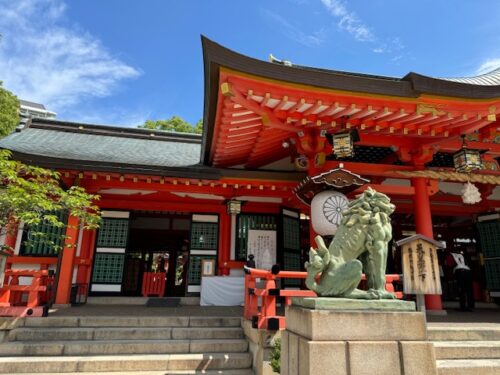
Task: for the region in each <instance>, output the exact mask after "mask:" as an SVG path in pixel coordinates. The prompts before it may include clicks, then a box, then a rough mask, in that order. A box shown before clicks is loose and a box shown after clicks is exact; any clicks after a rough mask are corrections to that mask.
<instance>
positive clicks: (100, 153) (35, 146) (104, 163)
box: [0, 118, 206, 174]
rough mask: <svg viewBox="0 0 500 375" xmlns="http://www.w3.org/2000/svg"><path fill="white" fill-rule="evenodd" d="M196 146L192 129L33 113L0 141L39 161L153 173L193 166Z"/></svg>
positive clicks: (196, 164) (0, 145)
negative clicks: (52, 117) (76, 120)
mask: <svg viewBox="0 0 500 375" xmlns="http://www.w3.org/2000/svg"><path fill="white" fill-rule="evenodd" d="M200 146H201V136H200V135H197V134H184V133H173V132H164V131H155V130H149V129H132V128H120V127H113V126H104V125H91V124H82V123H73V122H65V121H56V120H47V119H38V118H37V119H33V120H32V122H31V123H29V124H28V126H27V127H25V128H24V129H21V130H18V131H16V132H14V133H12V134H11V135H9V136H7V137H5V138H3V139H1V140H0V148H4V149H8V150H11V151H13V152H14V153H15V154H16V155H20V156H22V158H23V159H26V160H27V159H29V160H32V161H34V162H35V163H36V162H39V161H40V162H42V164H44V165H54V166H57V167H63V166H71V165H74V166H75V167H79V168H89V169H96V168H97V169H101V170H103V169H104V170H109V171H113V170H130V171H136V172H143V173H148V171H150V172H151V173H156V174H164V173H167V172H168V171H169V170H173V169H177V168H182V169H183V170H186V171H187V169H186V168H188V169H189V168H191V169H193V168H194V169H197V168H199V167H200ZM205 169H206V168H205ZM176 173H178V172H176Z"/></svg>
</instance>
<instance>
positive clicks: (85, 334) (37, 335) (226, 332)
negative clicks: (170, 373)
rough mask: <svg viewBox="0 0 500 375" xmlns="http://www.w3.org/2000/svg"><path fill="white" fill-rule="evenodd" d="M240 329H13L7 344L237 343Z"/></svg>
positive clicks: (240, 334) (241, 332) (241, 334)
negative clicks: (159, 341)
mask: <svg viewBox="0 0 500 375" xmlns="http://www.w3.org/2000/svg"><path fill="white" fill-rule="evenodd" d="M240 338H243V330H242V328H241V327H213V328H196V327H189V328H184V327H174V328H155V327H144V328H137V327H133V328H122V327H111V328H100V327H99V328H98V327H96V328H85V327H82V328H65V327H63V328H17V329H14V330H12V331H10V332H9V335H8V340H9V341H66V340H78V341H82V340H170V339H174V340H197V339H240Z"/></svg>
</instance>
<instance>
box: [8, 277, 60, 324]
mask: <svg viewBox="0 0 500 375" xmlns="http://www.w3.org/2000/svg"><path fill="white" fill-rule="evenodd" d="M20 277H31V278H32V280H31V285H19V278H20ZM5 281H6V282H5V283H4V285H3V287H2V288H0V316H18V317H20V316H47V313H48V305H46V303H47V301H46V298H47V293H48V292H50V286H48V285H51V280H49V271H47V270H39V271H34V270H6V271H5ZM23 294H27V295H28V296H27V301H26V302H22V299H23V298H22V295H23Z"/></svg>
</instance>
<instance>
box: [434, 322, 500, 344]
mask: <svg viewBox="0 0 500 375" xmlns="http://www.w3.org/2000/svg"><path fill="white" fill-rule="evenodd" d="M427 336H428V339H429V340H430V341H454V340H458V341H474V340H477V341H487V340H500V327H491V326H486V327H468V326H461V325H459V326H451V327H440V326H438V327H428V328H427Z"/></svg>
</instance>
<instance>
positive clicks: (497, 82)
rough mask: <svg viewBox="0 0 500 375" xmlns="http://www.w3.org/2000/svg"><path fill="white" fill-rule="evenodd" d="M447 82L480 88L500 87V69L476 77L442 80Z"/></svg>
mask: <svg viewBox="0 0 500 375" xmlns="http://www.w3.org/2000/svg"><path fill="white" fill-rule="evenodd" d="M441 79H444V80H446V81H453V82H460V83H467V84H469V85H479V86H500V68H497V69H495V70H492V71H491V72H488V73H485V74H481V75H478V76H475V77H461V78H441Z"/></svg>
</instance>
